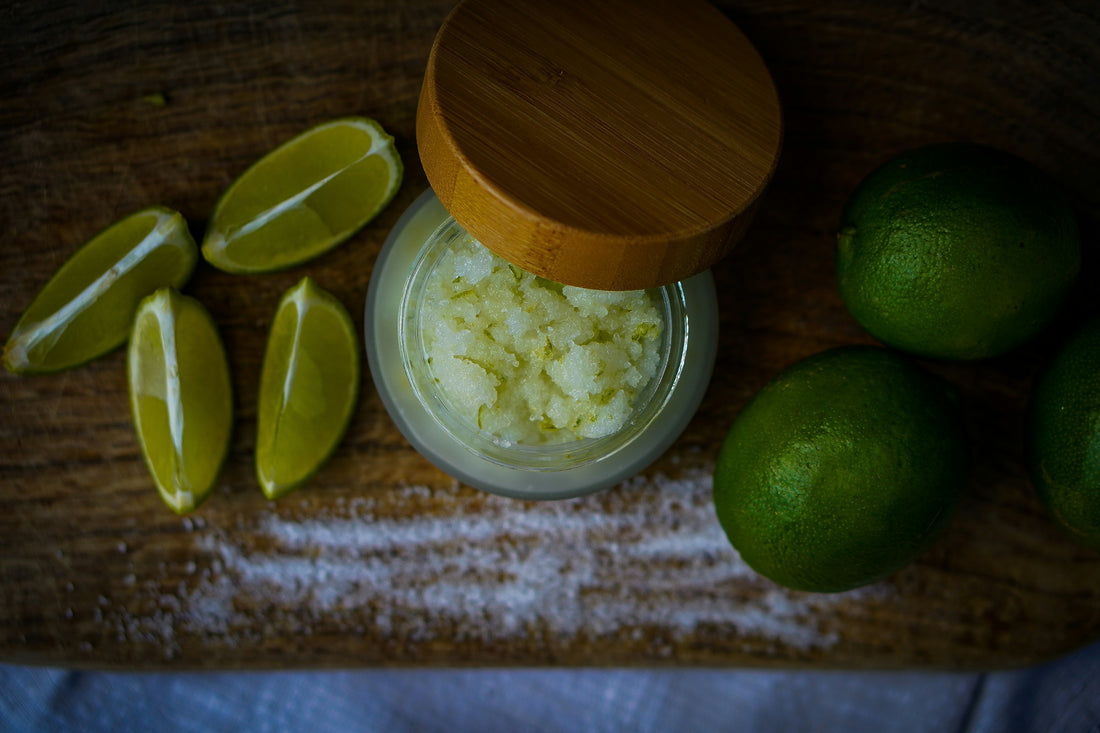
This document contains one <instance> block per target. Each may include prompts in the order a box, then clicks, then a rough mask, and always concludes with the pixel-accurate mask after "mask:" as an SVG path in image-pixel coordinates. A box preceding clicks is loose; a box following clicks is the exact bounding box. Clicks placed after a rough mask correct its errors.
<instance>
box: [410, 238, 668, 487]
mask: <svg viewBox="0 0 1100 733" xmlns="http://www.w3.org/2000/svg"><path fill="white" fill-rule="evenodd" d="M463 236H467V232H466V230H465V229H463V228H462V226H461V225H460V224H459V223H458V222H457V221H456V220H455V219H454V218H453V217H447V218H446V219H444V220H443V221H442V223H440V225H439V226H438V227H437V228H436V230H435V231H434V232H433V233H432V235H431V236H430V237H429V238H428V240H427V241H426V242H425V244H424V246H423V248H422V249H421V251H420V252H419V254H418V255H417V257H416V259H415V261H414V262H413V264H412V267H411V269H410V272H409V276H408V278H407V279H406V281H405V285H404V288H403V291H402V295H401V303H400V306H399V308H398V313H399V322H398V349H399V351H400V353H401V362H402V365H403V367H404V369H405V373H406V377H407V378H408V381H409V383H410V385H411V386H412V390H413V393H414V394H415V396H416V399H417V400H418V401H419V402H420V404H421V405H422V407H423V408H424V410H425V411H426V412H428V413H429V414H430V415H431V417H432V419H433V420H434V421H435V422H436V423H437V424H438V426H439V427H440V428H441V429H442V430H443V431H444V432H445V433H447V434H448V435H449V436H450V437H451V438H452V439H453V440H454V441H455V442H456V443H458V444H460V445H462V446H463V447H464V448H465V449H466V450H467V451H469V452H471V453H473V454H474V455H475V456H477V457H479V458H482V459H484V460H488V461H490V462H492V463H495V464H497V465H500V466H504V467H508V468H514V469H519V470H525V471H564V470H570V469H576V468H580V467H583V466H586V465H590V464H592V463H595V462H598V461H602V460H606V459H608V458H610V457H611V456H613V455H615V454H616V453H618V452H619V451H621V450H623V449H624V448H625V447H626V446H628V445H630V443H632V442H633V441H634V440H635V439H636V438H637V437H638V436H639V435H641V434H642V433H644V432H645V431H646V429H647V428H649V427H650V426H651V425H652V424H653V422H654V421H655V420H656V419H657V418H658V417H659V416H660V414H661V411H662V410H663V409H664V407H665V406H666V405H667V403H668V401H669V399H670V398H671V396H672V394H673V392H674V390H675V387H676V385H677V383H678V382H679V380H680V377H681V375H682V374H683V367H684V357H685V355H686V353H687V344H688V337H689V333H688V320H687V317H686V314H687V305H686V303H685V295H684V290H683V287H682V285H681V284H680V283H678V282H677V283H672V284H670V285H665V286H661V287H657V288H652V289H650V290H649V291H648V292H649V293H651V297H652V298H653V301H654V304H655V305H656V307H657V309H658V312H659V314H660V317H661V320H662V324H663V328H662V329H661V335H660V338H661V344H660V347H659V348H660V355H661V359H660V362H659V364H658V368H657V373H656V375H655V376H654V377H652V378H651V379H650V380H649V381H648V383H647V384H646V385H645V387H644V388H643V389H642V390H640V391H639V392H638V393H637V394H636V395H635V397H634V404H633V407H632V410H631V413H630V416H629V417H628V418H627V420H626V422H625V423H624V424H623V425H622V426H621V427H620V428H618V429H617V430H616V431H614V432H612V433H610V434H608V435H605V436H602V437H597V438H582V439H577V440H566V441H562V442H547V443H538V444H532V443H518V442H513V441H509V440H507V439H503V438H500V437H498V436H495V435H493V434H491V433H489V432H488V431H485V430H481V429H479V428H478V427H477V425H474V424H473V423H472V422H471V421H470V420H469V419H468V418H466V417H464V416H462V415H460V414H459V413H458V412H457V411H456V410H455V409H454V408H453V407H452V406H451V404H450V402H449V400H448V399H447V398H446V396H445V395H443V394H441V391H440V390H439V389H437V388H436V384H435V382H434V380H433V378H432V376H431V368H430V366H428V363H427V362H428V355H427V354H426V353H425V346H424V343H423V340H422V338H421V332H422V327H421V313H422V309H421V308H420V307H419V303H420V302H421V299H422V298H423V295H424V291H425V288H426V285H427V282H428V279H429V277H430V276H431V274H432V272H433V270H434V268H435V267H436V266H437V265H438V263H439V262H440V260H441V258H442V255H443V253H444V252H445V251H446V250H447V248H448V247H450V246H451V244H452V243H453V242H454V241H455V240H456V238H458V237H463Z"/></svg>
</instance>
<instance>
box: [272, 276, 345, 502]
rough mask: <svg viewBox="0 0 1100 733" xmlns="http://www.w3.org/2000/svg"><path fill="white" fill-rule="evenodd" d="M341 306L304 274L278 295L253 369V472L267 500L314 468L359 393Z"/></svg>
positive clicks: (332, 447) (325, 454)
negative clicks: (259, 364)
mask: <svg viewBox="0 0 1100 733" xmlns="http://www.w3.org/2000/svg"><path fill="white" fill-rule="evenodd" d="M355 333H356V332H355V326H354V325H353V324H352V320H351V316H349V315H348V312H347V310H346V309H345V308H344V306H343V304H342V303H340V301H339V300H337V299H336V298H335V297H333V296H332V295H331V294H329V293H328V292H326V291H324V290H322V289H321V288H320V287H318V286H317V284H316V283H314V282H313V280H311V279H309V278H308V277H307V278H303V279H302V280H301V282H299V283H298V284H297V285H296V286H294V287H293V288H291V289H290V290H288V291H287V292H286V294H284V295H283V297H282V300H280V301H279V306H278V308H277V309H276V311H275V319H274V321H273V322H272V324H271V331H270V333H269V334H268V340H267V348H266V350H265V352H264V361H263V368H262V369H261V373H260V395H259V408H258V416H257V432H256V476H257V478H258V479H259V481H260V486H261V488H263V491H264V494H265V495H266V496H267V497H268V498H269V499H276V498H278V497H280V496H284V495H286V494H288V493H289V492H290V491H292V490H293V489H294V488H295V487H297V486H299V485H300V484H301V483H302V482H304V481H305V480H307V479H308V478H309V477H310V476H312V475H313V473H314V472H315V471H316V470H317V469H318V468H320V467H321V465H322V464H323V463H324V462H325V461H326V460H327V459H328V457H329V455H331V453H332V452H333V450H335V449H336V446H337V445H338V444H339V443H340V440H341V438H342V437H343V435H344V433H345V431H346V430H347V427H348V423H349V422H350V420H351V416H352V413H353V412H354V411H355V404H356V398H357V396H358V394H359V341H358V339H357V338H356V335H355Z"/></svg>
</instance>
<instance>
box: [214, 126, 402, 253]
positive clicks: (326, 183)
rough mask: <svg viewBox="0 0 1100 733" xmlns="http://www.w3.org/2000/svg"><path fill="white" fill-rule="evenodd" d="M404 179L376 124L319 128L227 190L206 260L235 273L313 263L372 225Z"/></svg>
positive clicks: (389, 141)
mask: <svg viewBox="0 0 1100 733" xmlns="http://www.w3.org/2000/svg"><path fill="white" fill-rule="evenodd" d="M402 174H403V168H402V165H401V158H400V157H399V156H398V154H397V150H396V149H395V148H394V144H393V138H392V137H390V136H389V135H388V134H386V131H385V130H383V129H382V127H381V126H380V125H379V124H378V123H377V122H375V121H374V120H370V119H366V118H363V117H349V118H344V119H338V120H333V121H331V122H327V123H325V124H322V125H318V126H317V127H314V128H312V129H310V130H308V131H306V132H304V133H302V134H301V135H299V136H298V137H296V138H294V139H292V140H290V141H288V142H286V143H284V144H283V145H281V146H280V147H278V148H276V149H275V150H273V151H271V152H270V153H268V154H267V155H266V156H264V157H263V158H261V159H260V160H259V161H257V162H256V163H255V164H254V165H253V166H252V167H251V168H249V169H248V170H246V171H245V172H244V173H243V174H242V175H241V177H240V178H238V179H237V180H236V181H234V182H233V184H232V185H231V186H230V187H229V188H228V189H227V190H226V192H225V193H224V194H223V195H222V197H221V199H220V200H219V201H218V204H217V206H216V207H215V209H214V215H213V216H212V217H211V219H210V224H209V226H208V227H207V231H206V236H205V238H204V239H203V244H202V254H203V257H205V258H206V259H207V260H208V261H209V262H210V264H212V265H214V267H217V268H218V269H221V270H225V271H227V272H236V273H256V272H269V271H271V270H278V269H282V268H285V267H290V266H292V265H297V264H300V263H302V262H305V261H306V260H310V259H312V258H314V257H316V256H318V255H320V254H322V253H324V252H327V251H328V250H330V249H332V248H333V247H335V246H336V245H338V244H340V243H341V242H343V241H344V240H345V239H347V238H348V237H350V236H351V235H352V234H353V233H355V231H356V230H358V229H359V228H360V227H362V226H363V225H365V224H366V223H367V222H368V221H370V220H371V219H373V218H374V217H375V216H376V215H377V214H378V212H380V211H381V210H382V209H383V208H384V207H385V206H386V204H388V203H389V202H390V200H391V199H392V198H393V196H394V194H395V193H396V192H397V188H398V186H400V185H401V177H402Z"/></svg>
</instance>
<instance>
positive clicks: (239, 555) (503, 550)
mask: <svg viewBox="0 0 1100 733" xmlns="http://www.w3.org/2000/svg"><path fill="white" fill-rule="evenodd" d="M400 491H401V493H402V497H401V498H403V499H405V500H408V501H410V502H411V501H417V500H422V499H423V498H425V497H431V496H432V495H433V492H432V491H431V490H429V489H426V488H424V487H420V486H409V487H406V488H403V489H401V490H400ZM440 491H443V492H448V491H449V492H451V493H452V494H453V493H455V491H456V489H442V490H440ZM710 501H711V485H710V473H709V472H707V471H702V470H701V471H698V472H696V473H694V474H691V475H688V476H686V477H685V478H682V479H678V480H672V479H668V478H663V477H656V478H653V479H649V480H643V479H637V480H633V481H630V482H627V483H626V484H624V485H622V486H620V487H617V488H615V489H612V490H610V491H607V492H603V493H601V494H597V495H594V496H590V497H586V498H582V499H577V500H573V501H565V502H545V503H523V502H516V501H513V500H509V499H503V498H498V497H495V496H486V497H485V498H484V500H482V501H478V502H476V509H471V510H469V511H468V512H467V510H466V509H465V508H464V506H463V505H462V503H461V502H456V505H457V506H458V509H456V511H455V512H453V513H451V514H449V515H447V516H422V517H412V518H402V519H394V518H390V517H386V516H379V515H376V514H375V513H374V510H373V509H374V501H373V500H372V499H370V498H362V499H352V500H350V501H348V502H347V503H340V504H338V505H337V508H336V512H337V513H338V514H337V515H335V516H325V517H320V518H314V519H308V520H290V519H285V518H282V517H280V516H279V515H278V514H277V513H270V514H266V515H263V516H262V517H261V518H259V519H258V520H257V521H258V524H257V526H256V527H255V528H254V529H253V532H252V534H251V535H250V537H251V539H250V541H249V542H248V544H247V546H246V545H244V544H242V543H240V542H237V541H234V539H233V538H232V537H230V536H229V535H227V534H225V533H223V532H222V531H221V530H219V529H218V528H216V527H209V528H205V529H204V530H203V531H195V541H196V545H197V551H198V555H197V557H196V559H197V560H198V561H199V563H198V564H199V567H202V568H203V569H202V571H201V572H200V573H197V574H195V575H194V576H193V577H192V578H191V579H190V580H189V582H188V583H181V584H180V586H179V588H178V589H177V593H178V595H176V596H174V597H173V596H172V595H167V596H163V597H161V598H160V600H159V602H158V603H156V605H157V612H156V613H154V614H151V615H150V616H149V618H123V619H120V626H121V627H122V628H120V631H122V632H123V633H126V634H127V635H129V636H134V637H137V638H139V639H141V638H148V637H150V636H156V635H158V634H159V635H160V636H162V637H163V641H165V642H170V643H171V644H172V645H174V644H175V636H174V634H175V633H178V632H186V633H194V634H201V635H206V636H212V637H218V638H220V639H221V640H222V641H223V642H224V643H226V644H229V645H233V644H237V643H241V642H245V641H249V642H251V641H257V640H259V639H260V638H262V636H263V635H264V634H265V633H268V632H270V631H271V630H272V629H277V630H278V631H279V632H283V633H288V632H289V633H295V634H309V633H312V631H313V627H314V626H315V625H318V624H321V625H324V626H325V628H328V629H331V628H332V627H333V626H334V625H335V626H336V627H337V628H339V629H340V630H342V631H344V632H349V631H350V632H355V633H363V631H364V630H365V629H369V630H372V631H373V632H375V633H377V634H378V635H382V636H386V637H397V638H406V639H409V640H412V641H421V640H426V639H430V638H431V637H432V635H433V634H435V633H437V632H439V630H440V629H441V628H445V629H447V632H446V633H448V634H449V635H452V636H455V637H457V638H458V639H460V640H461V639H482V640H488V641H501V640H508V639H516V638H518V639H525V638H527V634H528V630H529V629H531V628H537V629H541V630H543V632H544V633H551V634H555V635H560V636H563V637H572V636H575V635H577V634H578V633H584V634H587V635H596V636H600V635H610V634H616V633H621V632H624V631H625V632H627V633H630V632H631V631H632V630H633V631H634V633H635V634H636V633H637V630H638V629H640V628H657V629H660V630H661V631H662V633H663V634H664V635H666V636H667V637H670V638H672V639H685V638H688V637H690V636H691V635H692V634H693V632H695V631H697V630H698V629H699V628H700V627H702V626H705V627H711V628H730V627H732V629H733V630H734V631H735V632H736V634H737V635H738V636H740V637H745V638H746V639H761V638H762V639H766V640H770V641H774V642H776V643H781V644H783V645H785V646H788V647H792V648H798V649H811V648H821V647H828V646H831V645H833V644H834V643H836V641H837V640H838V636H837V634H836V633H835V632H825V631H822V630H821V623H820V621H821V616H822V615H823V614H826V613H827V612H828V610H829V609H830V608H832V607H835V606H837V605H838V604H842V603H847V602H849V601H850V600H852V599H853V598H861V597H867V596H868V595H873V596H880V595H883V594H885V593H888V592H889V589H888V586H885V585H883V584H879V585H875V586H870V587H867V588H863V589H859V590H856V591H850V592H848V593H843V594H834V595H812V594H799V593H792V592H789V591H786V590H784V589H781V588H779V587H778V586H774V585H773V584H771V583H768V582H767V581H763V580H762V579H760V578H759V577H758V576H756V575H755V573H753V572H752V570H751V569H749V568H748V566H747V565H745V564H744V563H743V562H742V561H741V559H740V558H739V557H738V556H737V553H736V552H734V550H733V549H732V548H731V547H730V546H729V544H728V542H727V541H726V538H725V536H724V535H723V533H722V530H721V528H720V527H719V525H718V523H717V520H716V519H715V518H714V514H713V509H712V507H711V504H710ZM276 511H277V507H276ZM260 619H263V622H262V623H261V621H260ZM261 626H266V627H267V628H261ZM169 653H170V652H169Z"/></svg>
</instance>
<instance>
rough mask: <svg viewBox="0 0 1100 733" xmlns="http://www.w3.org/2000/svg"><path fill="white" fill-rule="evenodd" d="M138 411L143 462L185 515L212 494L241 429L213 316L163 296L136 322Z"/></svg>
mask: <svg viewBox="0 0 1100 733" xmlns="http://www.w3.org/2000/svg"><path fill="white" fill-rule="evenodd" d="M127 372H128V373H127V377H128V385H129V391H130V408H131V412H132V415H133V420H134V428H135V432H136V433H137V437H138V443H139V444H140V446H141V451H142V456H143V457H144V459H145V463H146V465H147V467H148V469H149V473H150V475H151V476H152V478H153V481H154V483H155V484H156V487H157V490H158V492H159V493H160V496H161V498H162V499H163V500H164V502H165V504H167V505H168V506H169V508H171V509H172V510H173V511H175V512H176V513H178V514H185V513H187V512H190V511H192V510H193V509H195V508H196V507H198V506H199V505H200V504H201V503H202V502H203V501H204V500H205V499H206V498H207V497H208V496H209V495H210V493H211V491H212V490H213V487H214V483H215V481H216V480H217V477H218V475H219V473H220V471H221V466H222V464H223V463H224V461H225V457H226V456H227V455H228V452H229V442H230V437H231V433H232V425H233V404H232V403H233V399H232V386H231V382H230V375H229V362H228V359H227V357H226V354H225V349H224V346H223V345H222V342H221V338H220V337H219V335H218V331H217V326H216V325H215V324H214V321H213V319H212V318H211V316H210V314H209V312H208V311H207V310H206V309H205V308H204V307H203V306H202V304H201V303H199V301H197V300H195V299H194V298H191V297H188V296H185V295H181V294H179V293H178V292H177V291H176V290H175V289H173V288H161V289H160V290H157V291H156V292H155V293H154V294H153V295H151V296H149V297H147V298H145V299H144V300H143V301H142V302H141V304H140V306H139V307H138V311H137V315H136V316H135V317H134V326H133V334H132V336H131V339H130V347H129V350H128V354H127Z"/></svg>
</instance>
